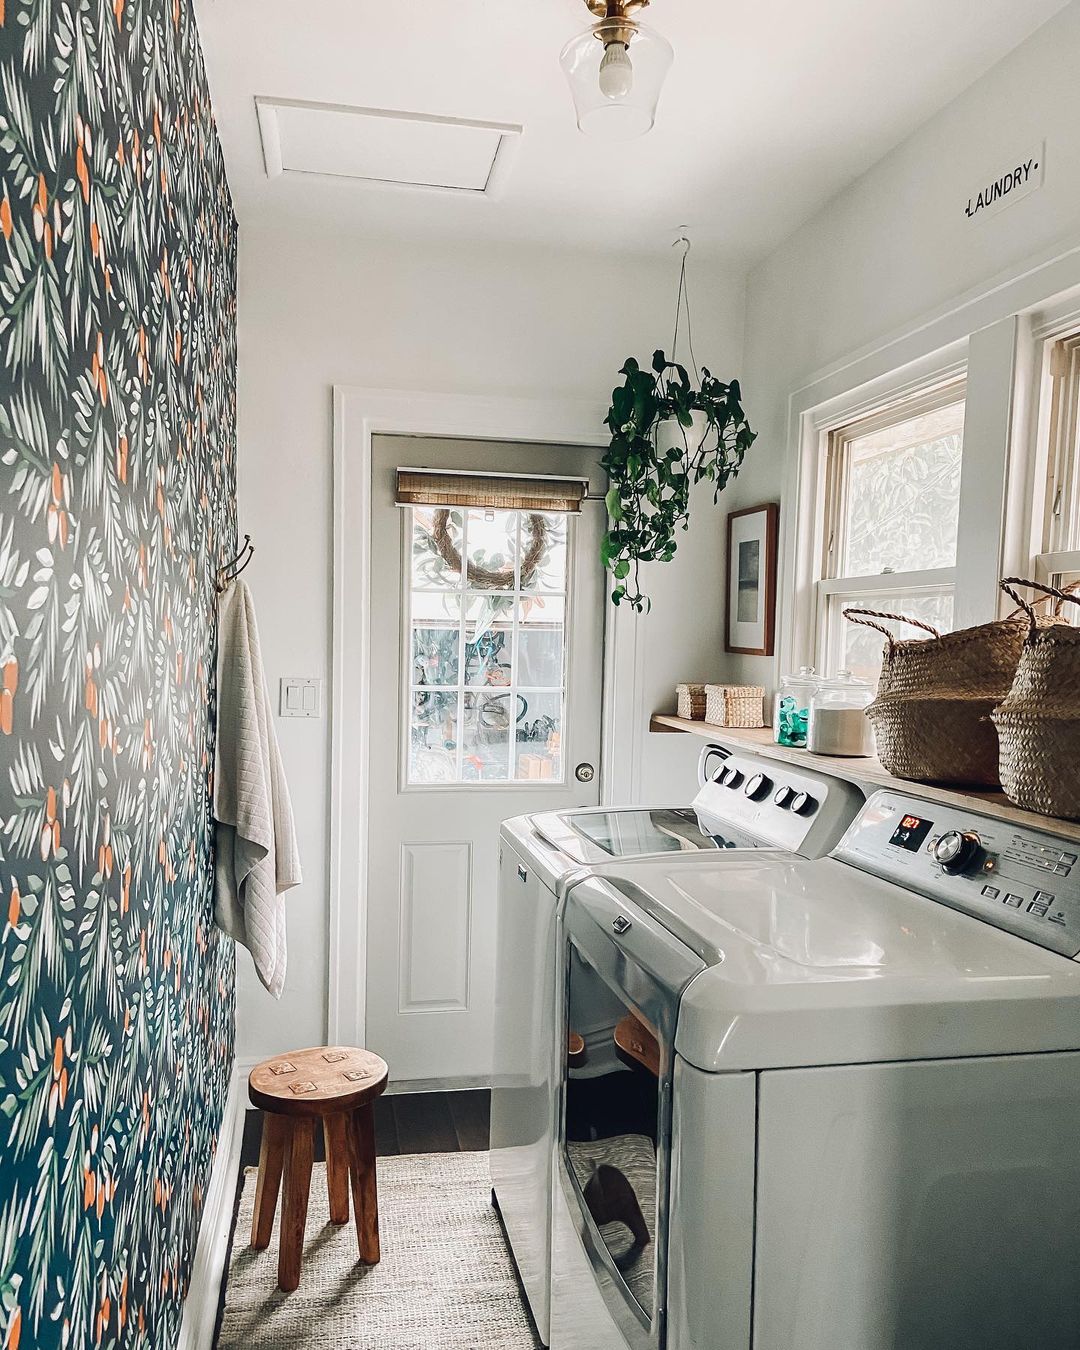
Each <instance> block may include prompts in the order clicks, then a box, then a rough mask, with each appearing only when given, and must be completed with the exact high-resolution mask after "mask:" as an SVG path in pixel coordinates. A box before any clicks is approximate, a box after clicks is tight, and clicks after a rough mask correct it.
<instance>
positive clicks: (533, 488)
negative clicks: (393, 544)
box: [396, 469, 589, 512]
mask: <svg viewBox="0 0 1080 1350" xmlns="http://www.w3.org/2000/svg"><path fill="white" fill-rule="evenodd" d="M588 491H589V484H588V481H587V480H586V479H584V478H557V477H552V476H547V475H544V474H517V473H467V472H462V471H457V470H454V469H398V471H397V496H396V501H397V504H398V506H471V507H473V508H475V509H478V510H498V511H563V512H578V511H580V510H581V503H582V502H583V501H584V500H585V496H586V494H587V493H588Z"/></svg>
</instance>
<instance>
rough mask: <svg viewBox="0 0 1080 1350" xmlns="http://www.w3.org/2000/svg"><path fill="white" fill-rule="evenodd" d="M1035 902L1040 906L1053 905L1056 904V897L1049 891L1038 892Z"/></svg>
mask: <svg viewBox="0 0 1080 1350" xmlns="http://www.w3.org/2000/svg"><path fill="white" fill-rule="evenodd" d="M1035 900H1036V903H1037V904H1040V905H1052V904H1053V903H1054V897H1053V896H1052V895H1051V894H1050V892H1049V891H1036V892H1035Z"/></svg>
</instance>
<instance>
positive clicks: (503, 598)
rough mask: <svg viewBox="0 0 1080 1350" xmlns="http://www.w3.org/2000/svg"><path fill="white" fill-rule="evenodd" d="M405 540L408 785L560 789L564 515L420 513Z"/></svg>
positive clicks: (415, 514) (419, 509)
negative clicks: (516, 785) (538, 785)
mask: <svg viewBox="0 0 1080 1350" xmlns="http://www.w3.org/2000/svg"><path fill="white" fill-rule="evenodd" d="M409 538H410V559H411V561H410V579H411V593H410V602H409V605H410V615H409V644H410V645H409V654H408V660H409V662H410V673H409V682H410V700H409V705H408V706H409V724H408V728H407V731H408V737H409V752H408V755H407V756H406V766H407V767H406V773H407V780H408V782H409V784H410V785H412V786H439V785H447V784H454V783H470V784H482V783H504V784H505V783H511V782H519V783H536V782H540V781H544V782H552V783H561V782H563V781H564V773H563V760H562V744H561V742H562V731H563V720H564V716H565V698H566V591H565V583H566V576H567V569H568V566H569V562H568V559H569V552H568V550H569V533H568V521H567V519H566V518H565V517H564V516H562V515H557V514H544V513H540V512H536V511H527V512H518V511H482V510H471V509H470V510H468V511H452V510H449V509H435V508H430V507H415V508H413V509H412V511H411V518H410V520H409ZM519 555H520V556H519ZM541 583H542V585H543V589H540V588H539V587H540V585H541ZM526 588H529V589H526ZM435 691H437V692H435Z"/></svg>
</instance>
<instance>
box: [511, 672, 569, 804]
mask: <svg viewBox="0 0 1080 1350" xmlns="http://www.w3.org/2000/svg"><path fill="white" fill-rule="evenodd" d="M518 698H519V703H520V708H519V717H518V722H517V726H516V728H515V740H516V744H517V768H516V772H515V775H514V776H515V777H516V778H517V779H518V780H519V781H522V780H525V781H536V780H537V779H544V780H550V781H552V782H556V783H557V782H559V781H561V779H562V693H561V691H560V692H558V693H553V694H538V693H533V692H532V691H529V692H527V693H523V694H519V695H518Z"/></svg>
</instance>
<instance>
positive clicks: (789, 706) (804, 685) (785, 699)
mask: <svg viewBox="0 0 1080 1350" xmlns="http://www.w3.org/2000/svg"><path fill="white" fill-rule="evenodd" d="M821 683H822V681H821V677H820V676H819V675H815V674H814V668H813V667H812V666H800V668H799V673H798V674H797V675H785V676H784V677H783V678H782V679H781V681H780V690H779V692H778V693H777V695H776V712H775V714H774V717H773V739H774V740H775V741H776V743H777V745H793V746H796V747H801V746H805V745H806V732H807V728H808V726H809V723H810V700H811V699H812V698H813V696H814V694H815V693H816V691H817V690H818V689H819V688H820V686H821Z"/></svg>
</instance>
